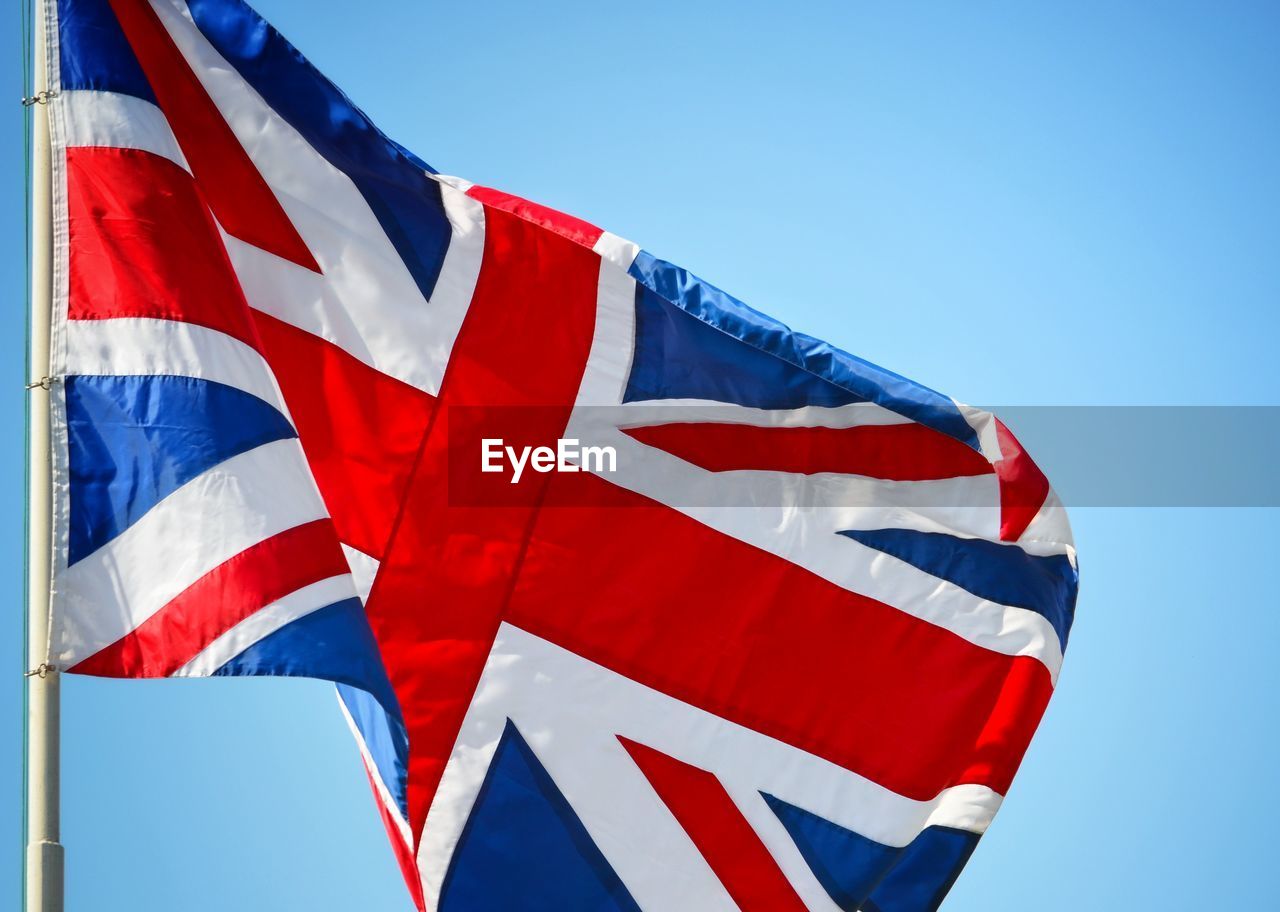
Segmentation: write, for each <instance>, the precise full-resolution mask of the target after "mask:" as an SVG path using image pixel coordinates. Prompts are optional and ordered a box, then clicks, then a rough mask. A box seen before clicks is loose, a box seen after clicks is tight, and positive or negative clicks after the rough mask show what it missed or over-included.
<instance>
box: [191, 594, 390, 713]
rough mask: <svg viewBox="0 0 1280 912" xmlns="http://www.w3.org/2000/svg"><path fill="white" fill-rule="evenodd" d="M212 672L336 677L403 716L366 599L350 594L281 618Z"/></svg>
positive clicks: (388, 710) (220, 673)
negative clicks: (287, 619)
mask: <svg viewBox="0 0 1280 912" xmlns="http://www.w3.org/2000/svg"><path fill="white" fill-rule="evenodd" d="M214 674H215V675H228V676H230V675H288V676H291V677H303V678H320V679H321V680H325V681H335V682H337V683H338V684H346V685H347V686H349V687H355V688H359V689H360V690H363V691H365V692H366V693H368V694H370V695H371V696H372V697H373V698H374V699H375V700H377V701H378V702H379V703H380V704H381V705H382V707H383V708H384V709H385V710H386V711H387V713H388V714H389V715H391V716H392V717H393V718H395V719H396V720H399V719H402V718H403V716H402V715H401V713H400V704H399V702H398V701H397V700H396V696H395V693H394V692H393V691H392V689H391V682H390V680H388V678H387V672H386V669H385V668H383V666H382V657H381V653H380V652H379V651H378V644H377V642H376V641H375V640H374V638H373V631H372V630H370V629H369V621H368V619H367V618H366V616H365V613H364V605H363V604H362V603H361V601H360V599H358V598H356V597H354V596H352V597H351V598H349V599H343V600H342V601H340V602H335V603H334V604H332V605H327V606H326V607H324V608H320V609H318V610H316V611H312V612H311V613H309V614H305V615H303V616H302V617H300V618H298V619H297V620H295V621H291V622H289V623H288V624H285V625H284V626H283V627H281V628H280V629H279V630H276V631H275V632H274V633H270V634H268V635H267V636H265V637H263V638H262V639H260V640H258V641H257V642H256V643H254V644H253V645H252V646H250V647H249V648H248V649H246V650H245V651H244V652H242V653H240V654H239V655H238V656H236V657H235V658H233V659H231V660H230V661H229V662H227V663H226V664H225V665H223V666H222V667H221V668H219V669H218V670H217V671H215V672H214ZM402 724H403V723H402Z"/></svg>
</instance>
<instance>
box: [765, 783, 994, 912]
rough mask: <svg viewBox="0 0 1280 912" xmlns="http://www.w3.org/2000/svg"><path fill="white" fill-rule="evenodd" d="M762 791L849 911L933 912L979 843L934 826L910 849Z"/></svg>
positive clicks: (816, 871)
mask: <svg viewBox="0 0 1280 912" xmlns="http://www.w3.org/2000/svg"><path fill="white" fill-rule="evenodd" d="M761 794H762V795H764V800H765V801H766V802H767V803H768V805H769V807H770V809H772V811H773V813H774V814H776V815H777V817H778V819H779V820H780V821H781V822H782V825H783V826H784V827H785V828H786V830H787V833H788V834H790V836H791V839H792V841H793V842H794V843H795V844H796V848H798V849H799V850H800V854H801V855H802V856H803V857H804V860H805V863H806V864H808V865H809V867H810V869H811V870H812V871H813V874H814V876H815V877H816V878H817V879H818V882H819V883H820V884H822V888H823V889H824V890H826V891H827V894H828V895H829V896H830V897H831V900H832V902H834V903H835V904H836V905H837V906H839V907H840V908H841V909H843V910H845V912H857V910H859V909H861V910H863V912H867V910H872V909H876V908H879V909H880V910H881V912H932V910H934V909H936V908H937V907H938V905H939V904H940V903H941V902H942V899H943V897H944V896H946V893H947V890H949V889H950V888H951V884H952V883H954V882H955V878H956V875H957V874H959V872H960V869H961V868H962V867H963V866H964V863H965V862H966V861H967V860H968V858H969V855H970V854H971V853H972V852H973V848H974V846H976V845H977V844H978V838H979V837H978V834H976V833H970V832H968V831H967V830H956V829H952V828H950V827H937V826H933V827H926V828H925V829H924V830H923V831H921V833H920V835H919V836H917V837H916V838H915V839H914V840H912V841H911V843H910V844H908V845H907V846H906V847H905V848H895V847H893V846H887V845H883V844H881V843H879V842H876V841H875V840H874V839H868V838H867V837H866V836H863V835H862V834H860V833H855V832H853V831H852V830H849V829H846V828H845V827H842V826H840V825H839V824H835V823H832V822H831V821H830V820H827V819H826V818H824V817H819V816H818V815H817V814H814V813H812V812H810V811H806V810H804V809H803V808H799V807H796V806H795V805H794V804H789V803H787V802H785V801H782V800H781V799H779V798H775V797H774V796H773V795H769V794H765V793H764V792H761Z"/></svg>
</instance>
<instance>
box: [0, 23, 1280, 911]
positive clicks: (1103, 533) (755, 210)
mask: <svg viewBox="0 0 1280 912" xmlns="http://www.w3.org/2000/svg"><path fill="white" fill-rule="evenodd" d="M257 5H258V8H259V9H260V10H261V11H262V12H263V13H264V14H265V15H266V16H267V17H268V18H269V19H271V20H272V21H273V22H274V23H275V24H276V25H277V26H278V27H279V28H280V29H281V30H282V31H284V33H285V34H286V35H287V36H289V37H290V38H291V39H292V40H293V41H294V42H295V43H296V44H297V45H298V46H299V47H300V48H301V49H302V50H303V51H304V52H305V53H307V54H308V55H309V56H310V57H311V59H312V60H313V61H314V62H315V63H316V64H317V65H318V66H319V67H320V68H321V69H323V70H325V71H326V72H327V73H328V74H329V75H330V76H331V77H332V78H333V79H334V80H335V81H336V82H337V83H338V84H339V85H341V86H343V87H344V88H345V89H346V90H347V92H348V93H349V94H350V95H351V96H352V97H353V98H354V99H355V100H356V102H357V103H359V104H361V105H362V106H363V107H365V109H366V110H367V111H368V112H369V113H370V114H371V115H372V116H373V118H374V119H375V120H376V121H377V122H378V123H379V124H380V125H381V126H382V127H383V128H384V129H385V130H387V132H388V133H390V134H391V135H392V136H394V137H395V138H396V139H398V140H399V141H401V142H402V143H404V144H405V145H406V146H408V147H409V148H411V149H413V150H414V151H416V152H417V153H419V154H420V155H421V156H423V157H424V158H425V159H427V160H428V161H430V162H432V163H433V164H434V165H435V166H436V167H438V168H440V169H441V170H443V171H446V172H449V173H454V174H458V175H462V176H465V177H468V178H471V179H473V180H476V181H478V182H483V183H486V184H489V185H493V186H498V187H502V188H504V189H508V190H511V191H513V192H515V193H519V194H521V195H523V196H527V197H531V198H533V199H536V200H539V201H542V202H546V203H548V204H551V205H553V206H556V207H558V208H561V209H565V210H568V211H570V212H573V213H576V214H578V215H581V216H584V217H586V218H589V219H591V220H593V221H595V222H597V223H599V224H601V225H604V226H606V227H608V228H610V229H611V230H612V231H614V232H616V233H618V234H621V235H624V236H626V237H629V238H632V239H634V240H636V241H637V242H639V243H641V244H642V245H644V246H645V247H647V248H648V249H650V250H652V251H653V252H655V253H656V254H658V255H659V256H663V257H665V258H668V259H671V260H673V261H675V262H678V263H680V264H682V265H685V266H687V267H689V268H690V269H692V270H693V271H695V272H697V273H699V274H700V275H703V276H705V277H706V278H708V279H709V280H711V281H713V282H716V283H717V284H719V285H721V286H722V287H724V288H726V289H727V290H729V291H731V292H733V293H734V294H736V295H737V296H739V297H741V298H743V299H744V300H746V301H748V302H750V303H752V304H753V305H754V306H756V307H758V308H760V309H763V310H765V311H767V312H769V313H771V314H774V315H776V316H778V317H780V318H782V319H784V320H786V321H787V322H789V323H790V324H791V325H793V326H795V327H797V328H799V329H803V330H805V331H808V332H810V333H813V334H815V335H818V336H821V337H823V338H826V339H828V340H830V341H832V342H834V343H837V344H839V345H841V346H842V347H844V348H847V349H849V350H851V351H853V352H855V353H857V354H860V355H862V356H864V357H867V358H870V359H871V360H874V361H876V362H878V363H881V364H883V365H885V366H887V367H890V368H892V369H895V370H897V371H899V372H902V373H905V374H908V375H910V376H911V377H913V378H916V379H918V380H921V381H923V382H925V383H928V384H929V385H931V386H933V387H935V388H937V389H941V390H943V391H945V392H947V393H949V394H951V395H954V396H956V397H958V398H960V399H962V400H964V401H968V402H973V403H977V404H984V405H987V404H1012V405H1040V404H1058V405H1063V404H1069V405H1116V404H1123V405H1135V404H1137V405H1145V404H1160V405H1215V404H1235V405H1280V368H1277V360H1278V359H1277V357H1276V352H1275V350H1274V349H1275V346H1276V343H1277V339H1280V317H1278V316H1277V312H1278V311H1280V306H1278V305H1280V256H1277V255H1276V251H1277V241H1278V240H1280V6H1277V5H1276V4H1274V3H1249V2H1243V0H1234V2H1231V3H1215V2H1210V0H1201V2H1195V3H1180V2H1162V3H1158V4H1157V3H1115V2H1109V0H1108V2H1094V0H1079V2H1073V3H1052V4H1051V3H1047V2H1037V3H1033V2H1021V0H1018V2H1008V3H1003V4H998V3H967V4H950V3H934V4H920V3H898V4H887V3H886V4H869V3H852V2H840V3H818V2H809V0H791V2H789V3H785V4H778V3H771V4H763V3H747V2H741V0H739V2H699V3H689V2H678V0H670V2H667V0H661V2H650V3H648V4H644V5H640V6H637V5H635V4H616V3H615V4H610V3H601V2H593V3H587V2H552V0H548V2H542V3H524V2H520V3H517V2H478V0H469V2H465V3H464V2H449V3H443V2H431V0H415V2H408V0H403V2H401V0H363V2H361V3H359V4H337V3H325V4H317V3H316V2H314V0H310V2H306V0H259V2H258V4H257ZM340 9H342V10H343V11H342V12H339V10H340ZM8 10H9V12H8V13H6V16H5V19H4V22H3V30H4V38H3V47H5V48H6V51H5V53H4V60H5V61H6V65H5V67H4V74H5V75H4V77H3V79H4V82H3V92H0V95H4V97H6V98H9V99H10V100H11V101H16V99H17V98H18V96H19V95H20V93H21V85H20V83H21V78H20V76H21V74H20V67H19V63H18V58H19V54H18V50H19V42H20V38H19V29H18V12H17V4H12V3H11V4H9V5H8ZM8 111H9V113H8V115H6V116H7V121H6V122H7V124H8V126H7V127H6V128H5V129H6V133H5V137H6V140H7V141H6V142H4V143H0V173H2V174H4V175H5V178H4V180H3V181H0V194H3V195H2V197H0V213H3V215H2V216H0V219H2V220H0V283H2V285H3V288H4V292H5V293H4V296H3V300H4V301H6V302H7V311H6V312H7V316H6V317H5V322H4V326H5V328H6V331H5V332H3V333H0V350H2V353H0V423H2V424H3V426H4V427H7V428H8V429H9V433H8V434H7V436H6V437H5V440H6V441H7V442H6V443H4V444H3V445H2V446H0V511H2V514H3V516H5V517H7V519H6V521H5V522H4V523H3V524H0V579H3V581H4V588H3V591H4V593H6V598H5V602H6V603H7V604H8V605H9V609H8V611H7V612H6V614H5V616H6V617H7V618H8V620H7V621H6V623H5V624H3V625H0V656H2V657H3V658H2V664H0V667H2V668H4V669H7V671H6V673H5V674H3V675H0V731H3V732H4V736H3V737H2V738H0V783H3V786H2V787H0V828H3V829H4V830H7V835H0V845H3V844H5V842H4V840H8V842H7V844H8V845H9V846H10V849H8V850H4V851H0V859H4V860H3V861H2V862H0V908H4V909H8V908H17V891H18V883H17V878H18V871H19V841H20V840H19V826H18V821H19V808H20V796H19V789H18V783H19V777H20V772H19V770H20V750H19V739H18V736H17V732H18V731H19V722H20V707H21V697H20V677H19V668H20V665H21V663H22V659H21V647H20V644H19V630H20V613H19V605H20V592H21V580H20V555H21V546H20V534H19V532H20V526H21V518H20V517H21V479H22V453H21V445H20V441H21V432H20V428H21V421H22V412H21V408H22V395H21V393H20V388H21V385H22V382H23V377H22V369H21V364H22V328H21V327H22V319H23V307H24V305H23V303H22V297H23V268H24V267H23V262H22V249H23V244H22V231H23V222H22V182H21V175H22V156H21V140H20V137H21V121H20V115H19V112H18V106H17V105H16V104H10V106H9V108H8ZM1171 420H1177V418H1176V413H1174V417H1173V418H1172V419H1171ZM1015 430H1016V428H1015ZM1195 432H1196V428H1195V427H1193V426H1189V427H1187V428H1186V433H1187V434H1188V435H1194V434H1195ZM1028 443H1029V445H1030V446H1031V447H1032V449H1033V451H1034V441H1029V442H1028ZM1097 447H1098V448H1099V451H1101V452H1103V453H1105V451H1106V448H1107V441H1106V440H1098V441H1097ZM1223 453H1224V458H1223V462H1222V465H1221V467H1220V468H1221V471H1224V472H1227V471H1230V468H1231V463H1230V461H1229V459H1227V454H1228V453H1229V446H1225V445H1224V450H1223ZM1036 456H1037V458H1038V459H1039V461H1040V462H1041V464H1042V465H1043V466H1045V468H1046V469H1047V471H1048V472H1049V474H1050V477H1052V476H1053V469H1054V460H1055V453H1054V452H1036ZM1115 458H1116V459H1135V458H1140V459H1146V460H1150V461H1152V462H1153V463H1159V462H1160V461H1161V459H1162V457H1161V454H1160V453H1158V452H1156V453H1149V454H1143V453H1139V452H1133V451H1132V450H1130V451H1126V452H1123V453H1118V454H1116V455H1115ZM1106 462H1107V461H1106V459H1102V460H1100V465H1101V466H1103V467H1105V466H1106ZM1101 470H1105V468H1104V469H1101ZM1073 520H1074V524H1075V529H1076V536H1077V541H1078V544H1079V548H1080V554H1081V562H1082V569H1083V573H1082V575H1083V580H1082V582H1083V590H1082V595H1081V601H1080V606H1079V616H1078V621H1077V626H1076V629H1075V631H1074V633H1073V635H1072V638H1071V648H1070V650H1069V652H1068V654H1067V661H1066V665H1065V669H1064V673H1063V677H1062V680H1061V685H1060V688H1059V692H1058V694H1057V696H1056V697H1055V699H1054V702H1053V704H1052V705H1051V707H1050V709H1049V712H1048V715H1047V717H1046V719H1045V721H1044V725H1043V727H1042V728H1041V731H1040V734H1039V735H1038V736H1037V738H1036V741H1035V743H1034V744H1033V746H1032V749H1031V751H1030V753H1029V754H1028V756H1027V759H1026V763H1025V765H1024V768H1023V771H1022V773H1021V774H1020V776H1019V779H1018V780H1017V782H1016V783H1015V785H1014V788H1013V790H1012V793H1011V795H1010V797H1009V800H1008V802H1007V804H1006V806H1005V808H1004V810H1003V811H1002V812H1001V814H1000V816H999V817H998V818H997V820H996V822H995V825H994V827H993V828H992V830H991V831H990V833H989V834H988V836H987V837H986V839H985V840H984V841H983V843H982V845H981V846H980V848H979V849H978V852H977V854H976V856H975V857H974V859H973V861H972V863H971V864H970V866H969V868H968V870H967V872H966V873H965V874H964V876H962V877H961V879H960V882H959V884H958V885H957V887H956V889H955V891H954V892H953V894H952V898H951V900H950V901H949V904H948V905H947V906H946V908H947V909H949V910H951V912H993V910H1011V912H1013V910H1018V912H1021V910H1025V909H1030V908H1035V909H1037V910H1039V912H1060V910H1061V912H1066V910H1070V912H1079V910H1081V909H1089V910H1090V912H1095V910H1119V912H1129V910H1136V909H1160V910H1181V909H1188V910H1190V909H1196V910H1203V909H1206V908H1211V909H1250V910H1251V909H1262V908H1264V907H1267V906H1269V905H1270V904H1271V903H1273V902H1274V887H1273V885H1272V883H1271V882H1272V880H1273V874H1272V871H1273V868H1274V861H1273V854H1274V848H1273V846H1274V838H1275V825H1274V822H1273V821H1274V818H1275V798H1274V796H1273V792H1274V791H1275V788H1274V782H1275V775H1276V770H1277V769H1280V734H1277V732H1276V723H1277V719H1278V713H1277V710H1278V709H1280V696H1278V694H1280V662H1277V661H1276V659H1275V656H1274V651H1275V644H1276V642H1277V641H1280V611H1277V608H1278V607H1280V606H1278V605H1277V599H1276V595H1275V587H1274V584H1273V576H1274V571H1273V565H1274V563H1275V559H1274V556H1273V551H1274V544H1273V542H1274V540H1275V538H1276V533H1277V531H1280V516H1278V515H1277V512H1276V511H1274V510H1263V509H1253V510H1249V509H1240V510H1225V509H1216V510H1214V509H1207V510H1191V509H1174V508H1164V509H1147V510H1137V509H1104V508H1090V509H1078V510H1076V511H1075V512H1074V513H1073ZM64 722H65V734H64V741H63V745H64V751H65V779H64V786H65V792H64V829H63V835H64V842H65V843H66V845H67V852H68V865H69V867H68V895H69V907H70V908H71V909H73V910H90V909H92V910H95V912H126V910H127V912H151V910H157V912H160V910H164V912H168V910H172V909H182V910H184V912H204V910H210V912H212V910H218V912H222V910H225V909H228V908H235V909H251V910H252V909H264V910H265V909H270V910H285V912H291V910H295V909H296V910H303V909H305V910H315V912H329V910H334V912H337V910H343V912H345V910H352V909H360V910H407V909H409V908H410V904H409V902H408V900H407V898H406V894H405V893H404V891H403V888H402V886H401V884H400V881H399V875H398V873H397V871H396V870H395V867H394V864H393V862H392V859H391V855H390V851H389V849H388V848H387V845H386V841H385V837H384V835H383V833H382V830H381V824H380V823H379V822H378V820H377V818H376V814H375V811H374V807H373V805H372V803H371V801H370V800H369V797H368V794H367V785H366V783H365V781H364V777H363V773H362V771H361V770H360V767H359V762H358V759H357V756H356V753H355V748H354V747H353V745H352V743H351V741H350V739H349V738H348V736H347V734H346V731H345V729H344V726H343V723H342V721H341V719H340V717H339V715H338V713H337V711H336V708H335V705H334V698H333V695H332V692H331V689H330V688H329V687H328V686H327V685H324V684H321V683H317V682H306V681H278V682H273V681H257V680H250V681H235V680H218V681H195V682H140V683H136V682H107V681H98V680H94V679H72V680H68V681H67V682H66V686H65V707H64Z"/></svg>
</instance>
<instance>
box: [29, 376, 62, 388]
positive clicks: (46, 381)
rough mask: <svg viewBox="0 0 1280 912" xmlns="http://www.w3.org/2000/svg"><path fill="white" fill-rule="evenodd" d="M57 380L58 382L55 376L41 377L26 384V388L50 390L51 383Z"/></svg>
mask: <svg viewBox="0 0 1280 912" xmlns="http://www.w3.org/2000/svg"><path fill="white" fill-rule="evenodd" d="M57 382H58V378H57V377H41V378H40V379H39V380H32V381H31V382H30V383H28V384H27V387H26V388H27V389H29V390H33V389H42V390H50V389H53V385H54V384H55V383H57Z"/></svg>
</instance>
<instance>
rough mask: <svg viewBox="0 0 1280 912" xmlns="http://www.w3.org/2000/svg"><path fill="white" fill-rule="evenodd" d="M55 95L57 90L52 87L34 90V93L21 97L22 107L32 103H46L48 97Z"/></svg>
mask: <svg viewBox="0 0 1280 912" xmlns="http://www.w3.org/2000/svg"><path fill="white" fill-rule="evenodd" d="M57 97H58V93H57V92H55V91H53V90H52V89H45V90H44V91H41V92H36V94H34V95H28V96H27V97H26V98H24V99H22V106H23V107H24V108H29V107H31V106H32V105H34V104H48V103H49V99H50V98H57Z"/></svg>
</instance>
